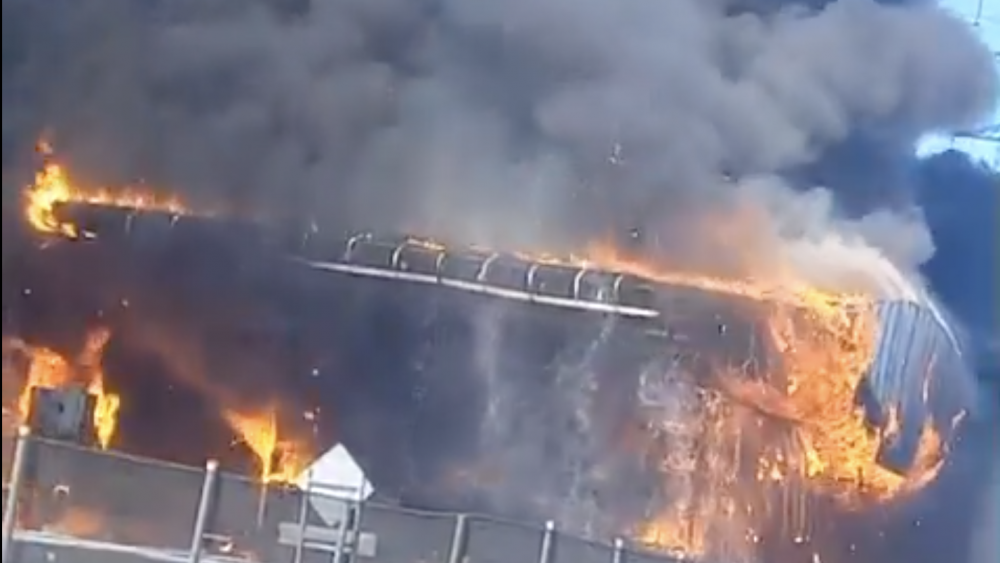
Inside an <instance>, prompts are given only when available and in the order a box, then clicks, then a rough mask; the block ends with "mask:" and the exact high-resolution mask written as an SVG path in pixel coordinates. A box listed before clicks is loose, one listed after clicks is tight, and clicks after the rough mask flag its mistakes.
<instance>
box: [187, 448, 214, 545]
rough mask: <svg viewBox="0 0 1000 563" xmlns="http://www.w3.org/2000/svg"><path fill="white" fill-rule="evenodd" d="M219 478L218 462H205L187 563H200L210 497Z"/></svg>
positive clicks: (210, 503)
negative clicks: (203, 478) (203, 477)
mask: <svg viewBox="0 0 1000 563" xmlns="http://www.w3.org/2000/svg"><path fill="white" fill-rule="evenodd" d="M218 478H219V462H218V461H215V460H214V459H213V460H210V461H209V462H208V463H206V464H205V481H204V482H203V483H202V485H201V499H200V500H199V502H198V513H197V514H196V515H195V519H194V530H193V531H192V533H191V549H190V551H188V562H189V563H201V554H202V551H204V549H205V528H206V527H208V516H209V513H210V512H211V510H212V500H213V499H212V497H213V496H214V495H215V483H216V480H217V479H218Z"/></svg>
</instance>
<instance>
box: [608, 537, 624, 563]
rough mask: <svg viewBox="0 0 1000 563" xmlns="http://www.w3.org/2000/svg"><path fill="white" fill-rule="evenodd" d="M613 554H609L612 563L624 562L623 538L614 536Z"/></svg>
mask: <svg viewBox="0 0 1000 563" xmlns="http://www.w3.org/2000/svg"><path fill="white" fill-rule="evenodd" d="M614 549H615V551H614V554H613V555H612V556H611V562H612V563H625V540H623V539H622V538H615V543H614Z"/></svg>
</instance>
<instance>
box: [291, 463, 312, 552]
mask: <svg viewBox="0 0 1000 563" xmlns="http://www.w3.org/2000/svg"><path fill="white" fill-rule="evenodd" d="M312 486H313V470H312V469H310V470H309V472H308V473H306V487H305V490H303V491H302V504H301V505H299V537H298V538H297V539H296V541H295V563H302V559H303V558H304V557H305V553H306V547H305V544H306V527H307V524H308V522H309V499H310V498H311V497H312Z"/></svg>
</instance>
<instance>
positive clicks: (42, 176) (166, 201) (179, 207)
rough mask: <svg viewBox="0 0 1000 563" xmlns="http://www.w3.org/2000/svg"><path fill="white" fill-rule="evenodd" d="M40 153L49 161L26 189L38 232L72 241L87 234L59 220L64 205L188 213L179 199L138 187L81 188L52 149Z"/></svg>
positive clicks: (27, 210) (28, 207)
mask: <svg viewBox="0 0 1000 563" xmlns="http://www.w3.org/2000/svg"><path fill="white" fill-rule="evenodd" d="M39 152H40V153H41V154H42V155H43V157H44V158H45V163H44V165H43V166H42V169H41V170H39V171H38V173H37V174H35V180H34V182H33V183H32V184H31V185H30V186H28V188H27V189H26V190H25V208H24V214H25V218H26V219H27V220H28V223H29V224H30V225H31V226H32V227H33V228H35V229H37V230H38V231H41V232H43V233H51V234H58V235H62V236H66V237H70V238H78V237H80V236H82V235H84V234H85V233H81V232H80V230H79V229H78V228H77V227H76V226H75V225H73V224H72V223H67V222H65V221H62V220H60V219H59V217H58V216H57V213H56V211H57V208H58V206H59V204H62V203H72V202H79V203H93V204H95V205H108V206H115V207H126V208H134V209H151V210H159V211H166V212H170V213H177V214H185V213H187V212H188V209H187V207H186V206H185V205H184V204H183V203H182V202H181V200H180V199H179V198H176V197H174V196H164V195H161V194H157V193H154V192H153V191H151V190H148V189H142V188H135V187H133V188H126V189H120V190H111V189H105V188H102V189H94V190H84V189H81V188H79V187H78V186H75V185H74V184H73V183H72V182H71V181H70V178H69V175H68V174H67V172H66V170H65V168H63V166H62V165H60V164H59V163H58V162H56V161H55V160H54V159H53V157H52V149H51V147H50V146H48V145H47V144H45V143H41V144H40V145H39Z"/></svg>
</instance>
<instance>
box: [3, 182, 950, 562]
mask: <svg viewBox="0 0 1000 563" xmlns="http://www.w3.org/2000/svg"><path fill="white" fill-rule="evenodd" d="M26 217H27V221H26V222H27V223H28V224H29V225H31V226H32V232H33V234H32V237H33V239H34V240H40V241H41V242H40V243H38V244H35V245H34V246H33V248H34V250H32V251H31V252H26V253H23V255H22V256H21V258H19V260H20V262H19V263H18V265H17V268H16V269H15V270H13V271H16V272H17V273H16V274H15V277H17V278H18V279H17V280H15V281H13V282H12V281H11V280H8V279H6V278H7V277H8V275H7V274H8V271H7V270H8V269H7V268H6V267H5V285H8V284H10V283H14V284H16V286H17V287H18V288H22V289H23V291H21V292H20V293H19V294H18V295H17V296H16V298H15V297H11V298H10V300H9V301H10V302H9V303H8V297H7V295H6V294H5V303H4V306H5V309H8V315H9V317H10V318H9V319H8V324H9V326H7V327H5V339H6V340H5V343H4V354H5V358H6V359H9V360H10V361H8V362H6V363H5V367H4V376H3V377H4V394H3V396H4V416H5V425H6V420H7V419H8V417H10V418H12V419H16V420H19V421H21V422H25V421H30V422H32V423H34V424H36V425H40V426H41V427H42V428H46V423H45V420H44V418H45V413H46V405H47V404H49V405H56V406H58V407H61V408H64V409H65V408H66V407H67V405H69V404H70V402H71V400H72V398H73V397H76V399H77V400H79V401H80V404H79V408H80V409H82V410H81V411H80V412H81V413H85V415H81V417H78V420H84V419H86V421H87V424H85V425H84V427H85V428H75V429H74V428H69V429H68V430H69V431H68V432H66V430H67V429H65V428H62V429H59V428H51V426H52V425H51V424H49V427H48V431H49V432H50V433H51V432H55V433H56V434H59V433H60V432H62V433H63V434H62V435H61V436H56V437H64V438H65V437H69V438H71V439H83V440H86V441H87V442H88V443H89V444H91V445H93V446H95V447H101V448H112V449H115V450H121V451H125V452H129V453H133V454H137V455H144V456H151V457H156V458H161V459H166V460H170V461H176V462H181V463H190V464H200V463H201V462H202V461H203V460H204V459H206V458H209V457H212V458H218V459H221V461H222V463H223V466H224V467H227V468H229V469H231V470H233V471H252V472H254V473H255V474H259V475H260V476H261V478H262V479H264V480H267V481H275V482H288V483H291V482H295V480H296V479H297V478H298V477H299V475H300V474H301V473H302V472H303V471H304V469H305V468H306V467H307V466H308V465H309V464H310V463H311V462H312V461H313V460H314V459H316V458H317V457H318V454H319V453H321V452H323V451H325V450H327V449H329V448H330V447H331V446H333V445H335V444H343V445H345V446H346V447H347V449H348V450H349V451H350V452H352V454H353V455H354V457H355V458H356V459H357V460H358V461H359V463H360V465H361V466H362V467H363V468H364V471H365V473H366V475H367V477H368V478H369V479H370V480H371V482H372V483H373V484H374V488H375V491H376V494H377V495H379V496H380V497H382V498H383V499H393V500H395V501H398V502H401V503H404V504H409V505H416V506H420V507H428V508H435V509H455V510H481V511H489V512H491V513H501V514H504V515H506V516H509V517H519V518H527V519H538V520H543V519H547V518H552V517H555V518H556V519H557V520H558V521H560V524H561V525H563V526H565V527H566V528H568V529H571V530H574V531H579V532H581V533H590V534H593V535H598V536H604V537H609V536H607V535H605V534H612V533H616V534H617V533H621V532H622V531H625V532H628V533H629V534H630V535H631V537H633V538H634V539H635V540H636V541H637V542H640V543H642V544H644V545H646V546H649V547H654V548H657V549H662V550H667V551H677V552H683V553H686V554H691V555H698V554H710V553H728V554H736V553H744V552H746V551H747V550H751V551H754V552H757V551H759V550H762V549H768V547H767V546H774V545H776V544H781V545H782V546H786V544H791V545H801V544H804V543H809V542H810V541H811V540H812V539H813V538H816V537H819V536H822V533H823V532H822V530H821V529H820V528H821V527H822V524H823V522H825V521H826V520H827V519H826V518H824V517H821V516H819V515H820V514H830V512H829V511H830V510H833V511H836V512H850V511H859V510H864V509H865V508H866V507H871V506H876V505H884V504H885V503H887V502H890V501H895V500H898V499H903V498H906V497H907V496H909V495H911V494H913V493H915V492H917V491H918V490H919V489H921V488H922V487H924V486H925V485H927V484H928V483H929V482H930V481H932V480H933V479H934V477H935V475H936V474H937V472H938V471H939V470H940V468H941V466H942V464H943V461H944V458H945V456H946V454H947V451H948V448H949V443H950V442H951V441H952V439H953V437H954V435H955V432H956V430H957V428H958V423H959V422H960V421H961V419H962V417H964V416H965V413H966V412H967V410H968V409H969V408H970V404H969V402H968V401H966V400H965V399H964V398H963V397H960V396H958V394H956V393H954V392H953V390H952V387H953V386H950V385H949V384H948V379H949V378H951V377H953V374H954V373H955V372H961V371H963V370H965V369H966V367H965V366H964V362H963V359H962V357H961V353H960V349H959V347H958V345H957V343H956V342H955V339H954V336H953V335H952V334H951V332H950V330H949V328H948V325H947V324H946V323H945V322H944V321H943V320H942V319H941V317H940V316H939V315H938V314H937V313H936V310H935V309H934V308H933V306H932V305H930V304H928V303H921V302H918V301H914V300H900V299H880V298H872V297H868V296H853V295H831V294H826V293H823V292H820V291H817V290H814V289H811V288H809V287H806V286H804V285H800V284H783V285H781V286H777V285H775V286H765V285H760V284H754V283H750V282H737V281H728V280H722V279H716V278H711V277H707V276H699V275H691V274H682V273H676V272H671V271H669V270H666V269H662V268H658V267H656V266H654V265H650V264H647V263H643V262H641V261H638V260H633V259H631V258H629V257H626V256H624V255H622V254H621V253H618V252H615V251H613V250H612V249H610V248H609V247H606V246H602V247H596V248H591V249H590V250H589V251H588V252H587V253H586V255H585V257H582V258H572V259H569V258H566V259H563V258H553V257H551V256H543V255H530V254H517V253H504V252H494V251H492V250H484V249H476V248H468V249H460V248H452V247H446V246H443V245H440V244H437V243H433V242H428V241H425V240H420V239H416V238H410V237H381V236H378V235H375V234H354V235H349V236H345V237H341V238H339V239H338V238H337V237H326V236H325V235H323V234H322V233H317V232H312V231H311V232H309V233H306V234H301V233H296V234H294V235H293V236H285V235H286V234H287V233H282V234H276V233H275V232H273V231H270V230H268V229H267V228H265V227H264V226H262V225H258V224H253V223H245V222H239V221H235V220H231V219H227V218H223V217H213V216H199V215H197V214H192V213H189V212H188V211H187V210H186V209H185V208H184V207H183V206H182V205H181V204H180V203H179V202H175V201H170V200H160V199H157V198H154V197H150V196H148V195H145V194H131V195H130V194H119V195H115V194H110V193H99V194H83V193H79V192H76V191H74V190H73V189H72V188H71V186H70V184H69V183H68V180H67V179H66V178H65V176H64V175H63V171H62V170H61V169H60V168H59V167H58V166H56V165H55V164H50V165H49V166H48V167H47V168H46V169H45V170H44V171H43V172H41V173H40V174H39V176H38V178H37V179H36V184H35V185H34V186H32V187H31V189H30V190H29V191H28V193H27V209H26ZM5 291H6V290H5ZM11 331H16V333H14V332H11ZM81 335H84V336H82V337H81ZM39 343H44V344H45V346H42V345H41V344H39ZM67 385H75V386H77V388H79V389H81V393H79V394H76V395H73V394H68V393H62V394H58V393H53V391H52V390H55V389H61V388H65V386H67ZM9 397H19V399H17V400H12V401H8V398H9ZM32 399H33V400H34V403H32ZM8 403H9V404H8ZM181 411H182V412H181ZM81 432H82V433H81ZM234 437H235V438H236V440H237V442H238V446H236V447H234V446H232V443H233V438H234ZM774 549H784V547H780V548H779V547H774ZM810 549H812V548H810Z"/></svg>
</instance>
